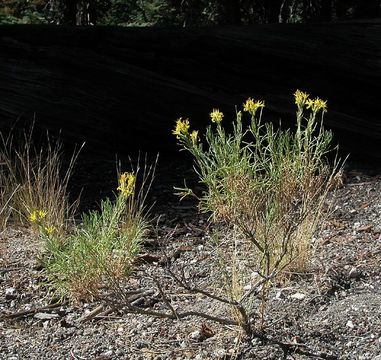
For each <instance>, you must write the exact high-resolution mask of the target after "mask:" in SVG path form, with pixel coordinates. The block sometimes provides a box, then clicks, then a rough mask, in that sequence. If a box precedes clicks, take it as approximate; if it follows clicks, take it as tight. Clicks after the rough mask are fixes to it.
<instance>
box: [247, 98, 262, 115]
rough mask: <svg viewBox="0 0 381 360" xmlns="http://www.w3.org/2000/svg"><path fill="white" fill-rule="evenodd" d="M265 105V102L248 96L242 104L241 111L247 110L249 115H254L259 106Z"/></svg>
mask: <svg viewBox="0 0 381 360" xmlns="http://www.w3.org/2000/svg"><path fill="white" fill-rule="evenodd" d="M263 107H265V102H264V101H262V100H254V99H252V98H248V99H247V100H246V102H245V103H244V104H243V111H247V112H248V113H249V114H250V115H251V116H254V115H255V113H256V111H257V110H258V109H259V108H263Z"/></svg>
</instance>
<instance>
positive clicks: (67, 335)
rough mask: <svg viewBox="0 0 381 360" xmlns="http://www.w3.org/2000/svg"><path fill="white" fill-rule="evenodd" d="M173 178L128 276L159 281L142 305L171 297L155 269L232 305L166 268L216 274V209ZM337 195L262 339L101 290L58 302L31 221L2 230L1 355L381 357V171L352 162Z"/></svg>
mask: <svg viewBox="0 0 381 360" xmlns="http://www.w3.org/2000/svg"><path fill="white" fill-rule="evenodd" d="M159 175H160V174H159ZM178 175H181V177H183V176H184V173H183V172H181V173H179V174H178ZM158 178H159V179H160V176H158ZM176 181H177V180H176ZM177 184H181V181H180V182H178V183H177ZM167 185H168V184H158V185H157V186H156V187H155V188H154V195H155V197H156V200H157V206H156V208H155V210H154V211H155V212H156V213H157V214H161V215H162V216H161V218H160V219H159V220H158V221H157V226H156V227H155V229H154V230H153V231H152V232H151V234H150V239H149V241H147V244H146V245H145V247H144V251H143V252H144V254H142V256H141V257H140V260H141V261H140V262H139V263H140V265H139V270H138V273H136V274H135V275H140V276H132V278H131V279H130V281H129V283H128V284H127V285H128V286H130V287H132V286H136V287H144V288H145V289H151V290H152V292H150V293H149V294H148V295H147V296H144V297H141V298H140V299H138V301H140V303H139V306H141V307H142V308H143V309H151V310H157V311H160V310H163V309H164V308H165V304H164V303H163V301H162V298H161V297H160V293H159V292H158V290H157V289H156V287H155V286H154V283H153V282H152V278H154V277H156V278H159V279H163V285H162V286H163V288H164V290H165V291H166V292H167V293H168V298H169V299H170V303H171V305H172V306H173V307H174V308H176V309H177V310H178V311H179V310H181V311H186V310H189V311H204V312H208V313H209V314H212V315H215V316H225V317H226V316H230V315H229V312H228V310H227V309H226V308H224V307H223V306H221V305H220V304H218V303H217V302H214V301H210V300H207V299H206V298H205V297H203V296H201V295H197V294H188V293H187V292H186V291H184V290H183V289H181V288H179V287H178V286H177V285H176V284H175V283H174V282H173V280H172V279H171V278H169V277H168V274H167V273H166V271H165V270H166V267H167V266H168V264H170V265H171V268H172V269H174V270H175V271H176V270H178V269H181V268H183V267H184V266H186V268H187V269H190V270H189V274H188V275H187V276H189V277H192V276H193V277H195V278H196V281H197V284H198V286H204V285H206V284H211V283H213V282H214V281H215V279H214V277H213V276H214V272H213V271H212V270H211V269H212V268H211V266H212V264H213V262H212V259H211V257H212V254H211V252H210V250H209V247H208V246H207V238H208V234H209V228H208V225H207V221H206V217H205V216H204V215H200V214H198V213H197V211H196V210H195V206H194V204H193V203H192V202H181V203H178V202H177V201H175V200H173V199H172V200H168V201H163V199H165V198H166V199H169V198H170V195H169V194H170V193H171V192H173V190H172V187H169V186H167ZM335 198H336V199H335V200H336V207H335V211H334V213H333V215H332V216H331V218H330V219H329V220H328V221H327V222H326V223H325V224H324V225H323V227H322V229H321V231H320V232H319V235H318V236H317V237H316V239H315V240H314V253H313V256H312V258H311V263H310V265H309V268H308V270H307V272H306V273H303V274H294V275H293V276H292V277H291V278H290V280H289V281H288V282H287V283H284V284H283V285H282V284H280V285H277V286H276V287H275V288H274V289H272V290H271V292H270V295H269V296H270V300H269V302H268V304H267V312H266V314H267V315H266V327H265V331H264V333H262V334H261V336H254V337H252V338H247V337H246V336H245V335H244V334H243V333H242V331H241V330H240V329H239V328H237V327H234V326H230V325H221V324H217V323H215V322H213V321H209V320H205V319H200V318H199V317H195V316H191V317H188V318H185V319H181V320H170V319H160V318H157V317H153V316H146V315H137V314H128V313H126V312H125V311H124V310H123V308H122V307H115V304H114V307H111V306H110V303H101V302H99V301H97V302H93V303H84V302H81V303H76V304H71V303H67V302H66V303H65V302H63V303H61V304H59V305H57V304H56V303H55V301H54V300H52V298H51V296H50V295H49V292H48V289H47V288H46V286H45V285H44V283H43V280H44V275H43V271H42V269H41V268H40V266H39V262H38V254H39V251H40V248H41V246H40V244H39V242H38V240H37V239H36V238H35V236H34V235H33V234H32V233H31V232H29V231H28V230H27V229H23V228H18V229H15V228H12V229H8V230H7V231H5V232H3V233H2V234H0V236H1V240H0V359H8V360H11V359H12V360H13V359H14V360H16V359H98V360H100V359H104V360H106V359H313V358H317V359H319V358H321V359H364V360H365V359H381V277H380V275H381V274H380V272H381V267H380V263H381V176H380V175H372V176H369V175H367V174H365V173H362V172H356V171H354V170H352V171H350V172H348V173H346V180H345V184H344V186H343V187H342V188H341V189H339V190H337V192H336V194H335ZM127 285H126V286H127ZM216 286H217V285H216Z"/></svg>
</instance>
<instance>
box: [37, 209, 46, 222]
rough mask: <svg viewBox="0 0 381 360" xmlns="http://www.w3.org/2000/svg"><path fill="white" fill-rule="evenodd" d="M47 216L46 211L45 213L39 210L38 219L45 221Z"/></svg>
mask: <svg viewBox="0 0 381 360" xmlns="http://www.w3.org/2000/svg"><path fill="white" fill-rule="evenodd" d="M45 216H46V211H43V210H38V218H39V219H40V220H42V219H44V218H45Z"/></svg>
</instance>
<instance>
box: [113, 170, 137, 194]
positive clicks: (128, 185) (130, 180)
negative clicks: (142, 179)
mask: <svg viewBox="0 0 381 360" xmlns="http://www.w3.org/2000/svg"><path fill="white" fill-rule="evenodd" d="M135 181H136V178H135V175H134V174H133V173H128V172H125V173H123V174H121V175H120V177H119V186H118V187H117V190H119V191H120V192H121V193H122V194H123V195H124V196H125V197H128V196H130V195H131V194H132V193H133V192H134V187H135Z"/></svg>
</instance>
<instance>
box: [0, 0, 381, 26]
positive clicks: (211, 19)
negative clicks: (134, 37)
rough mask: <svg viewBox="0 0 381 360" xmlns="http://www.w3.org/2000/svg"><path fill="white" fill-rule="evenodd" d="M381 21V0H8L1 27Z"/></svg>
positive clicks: (3, 4)
mask: <svg viewBox="0 0 381 360" xmlns="http://www.w3.org/2000/svg"><path fill="white" fill-rule="evenodd" d="M377 16H380V1H379V0H369V1H361V0H349V1H344V0H308V1H307V0H254V1H250V0H224V1H217V0H4V1H2V2H1V4H0V24H41V23H49V24H57V25H59V24H72V25H90V24H92V25H119V26H155V25H159V26H163V25H165V26H167V25H174V26H200V25H222V24H233V25H240V24H254V23H295V22H309V21H335V20H339V19H348V18H358V17H377Z"/></svg>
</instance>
